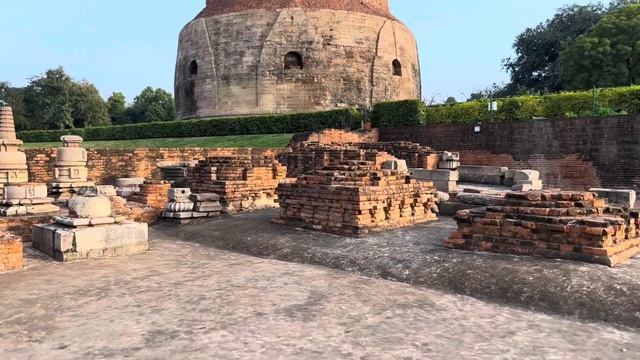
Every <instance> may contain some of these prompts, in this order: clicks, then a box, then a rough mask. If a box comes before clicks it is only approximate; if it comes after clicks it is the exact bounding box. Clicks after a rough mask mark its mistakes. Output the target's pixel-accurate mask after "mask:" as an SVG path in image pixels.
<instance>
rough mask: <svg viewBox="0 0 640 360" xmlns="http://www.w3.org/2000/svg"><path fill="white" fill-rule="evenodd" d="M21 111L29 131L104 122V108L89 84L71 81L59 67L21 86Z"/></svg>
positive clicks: (105, 109) (104, 123)
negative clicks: (22, 87) (22, 108)
mask: <svg viewBox="0 0 640 360" xmlns="http://www.w3.org/2000/svg"><path fill="white" fill-rule="evenodd" d="M24 114H25V117H26V118H27V123H28V124H29V128H30V129H33V130H56V129H70V128H74V127H84V126H98V125H107V124H109V123H110V120H109V114H108V112H107V107H106V104H105V102H104V100H102V97H100V94H99V92H98V90H97V89H96V87H95V86H94V85H93V84H90V83H88V82H75V81H74V80H73V79H72V78H71V77H70V76H69V75H67V74H66V73H65V71H64V69H63V68H62V67H59V68H57V69H51V70H48V71H47V72H46V73H45V74H44V75H43V76H37V77H34V78H32V79H31V80H30V82H29V85H27V87H26V88H25V89H24Z"/></svg>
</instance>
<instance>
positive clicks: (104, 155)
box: [25, 148, 284, 185]
mask: <svg viewBox="0 0 640 360" xmlns="http://www.w3.org/2000/svg"><path fill="white" fill-rule="evenodd" d="M282 151H284V150H283V149H248V148H224V149H200V148H185V149H87V152H88V159H89V161H88V163H87V167H88V168H89V180H91V181H95V182H97V183H99V184H106V185H110V184H113V183H114V181H115V179H117V178H119V177H144V178H152V179H160V178H161V173H160V169H159V167H158V164H160V163H163V162H179V161H195V160H204V159H206V158H208V157H211V156H237V155H273V156H275V154H277V153H280V152H282ZM25 153H26V154H27V161H28V164H29V179H30V180H31V181H33V182H41V183H47V182H50V181H52V180H53V165H54V163H55V161H56V149H26V150H25Z"/></svg>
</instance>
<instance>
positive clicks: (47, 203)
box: [0, 183, 60, 216]
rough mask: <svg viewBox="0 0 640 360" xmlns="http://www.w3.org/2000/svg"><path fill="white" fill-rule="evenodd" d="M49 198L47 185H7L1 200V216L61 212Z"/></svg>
mask: <svg viewBox="0 0 640 360" xmlns="http://www.w3.org/2000/svg"><path fill="white" fill-rule="evenodd" d="M53 201H54V199H52V198H50V197H47V186H46V185H45V184H34V183H26V184H7V185H5V188H4V194H3V199H2V200H0V216H23V215H38V214H49V213H56V212H58V211H60V208H59V207H57V206H55V205H53Z"/></svg>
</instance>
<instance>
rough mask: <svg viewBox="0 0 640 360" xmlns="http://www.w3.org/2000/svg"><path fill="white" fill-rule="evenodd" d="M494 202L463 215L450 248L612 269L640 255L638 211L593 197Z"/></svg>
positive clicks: (536, 195)
mask: <svg viewBox="0 0 640 360" xmlns="http://www.w3.org/2000/svg"><path fill="white" fill-rule="evenodd" d="M493 202H494V205H492V206H488V207H484V208H478V209H472V210H463V211H459V212H458V214H457V215H456V217H455V219H456V221H457V222H458V227H459V230H458V231H457V232H455V233H454V234H453V235H451V237H449V239H447V241H446V246H447V247H449V248H452V249H461V250H470V251H486V252H496V253H506V254H515V255H532V256H542V257H548V258H558V259H565V260H576V261H584V262H592V263H598V264H604V265H608V266H615V265H617V264H620V263H622V262H624V261H626V260H628V259H629V258H631V257H633V256H635V255H637V254H638V253H640V246H639V245H640V220H639V214H638V212H634V211H631V212H626V211H624V210H622V209H620V208H612V207H607V205H606V202H605V200H604V199H599V198H597V196H596V195H595V194H594V193H591V192H568V191H565V192H528V193H507V194H506V196H505V197H504V198H498V199H495V200H494V201H493Z"/></svg>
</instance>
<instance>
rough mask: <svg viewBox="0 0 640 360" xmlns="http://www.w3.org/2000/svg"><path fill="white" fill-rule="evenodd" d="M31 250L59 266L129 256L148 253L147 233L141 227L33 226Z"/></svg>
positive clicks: (140, 225)
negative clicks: (65, 263)
mask: <svg viewBox="0 0 640 360" xmlns="http://www.w3.org/2000/svg"><path fill="white" fill-rule="evenodd" d="M32 237H33V247H34V248H36V249H38V250H40V251H42V252H44V253H45V254H47V255H49V256H51V257H53V258H54V259H56V260H58V261H62V262H69V261H76V260H88V259H97V258H104V257H114V256H124V255H133V254H138V253H141V252H145V251H147V250H149V243H148V239H149V230H148V225H147V224H144V223H135V222H123V223H120V224H111V225H100V226H90V227H80V228H72V227H68V226H63V225H58V224H53V225H35V226H34V227H33V229H32Z"/></svg>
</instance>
